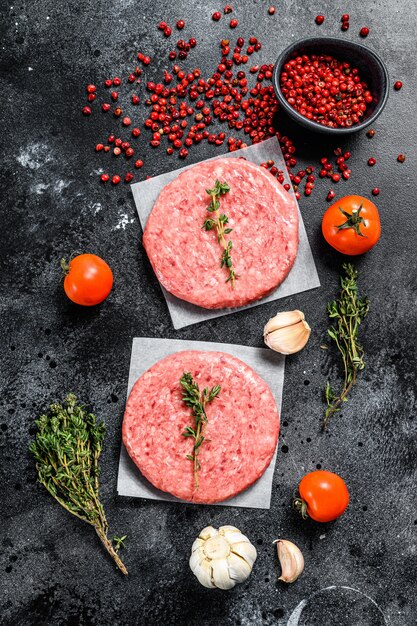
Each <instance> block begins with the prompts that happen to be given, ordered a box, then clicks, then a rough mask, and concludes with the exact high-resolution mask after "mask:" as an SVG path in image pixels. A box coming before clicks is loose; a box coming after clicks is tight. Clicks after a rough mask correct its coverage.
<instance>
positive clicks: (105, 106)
mask: <svg viewBox="0 0 417 626" xmlns="http://www.w3.org/2000/svg"><path fill="white" fill-rule="evenodd" d="M110 109H111V105H110V104H108V102H103V104H102V105H101V110H102V111H104V112H105V113H107V111H110Z"/></svg>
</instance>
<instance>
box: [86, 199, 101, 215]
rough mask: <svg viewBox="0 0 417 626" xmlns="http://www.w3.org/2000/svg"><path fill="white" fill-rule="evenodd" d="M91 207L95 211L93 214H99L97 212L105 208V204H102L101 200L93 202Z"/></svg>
mask: <svg viewBox="0 0 417 626" xmlns="http://www.w3.org/2000/svg"><path fill="white" fill-rule="evenodd" d="M89 208H90V209H91V211H92V212H93V215H97V213H99V212H100V211H101V209H102V208H103V205H101V204H100V202H93V203H92V204H90V206H89Z"/></svg>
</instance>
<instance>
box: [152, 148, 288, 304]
mask: <svg viewBox="0 0 417 626" xmlns="http://www.w3.org/2000/svg"><path fill="white" fill-rule="evenodd" d="M216 179H218V180H220V181H221V182H224V181H225V182H227V183H228V184H229V185H230V192H229V193H227V194H225V195H224V196H222V197H221V212H223V213H225V214H226V215H227V216H228V218H229V225H230V227H231V228H233V231H232V232H231V233H230V235H228V236H227V237H228V238H230V239H231V241H232V244H233V250H232V261H233V267H234V269H235V271H236V273H237V274H239V279H238V280H237V281H236V283H235V288H234V289H232V286H231V283H230V282H228V283H226V282H225V281H226V278H227V277H228V271H227V269H226V268H221V267H220V258H221V254H222V248H221V246H220V244H219V243H218V241H217V236H216V232H215V229H214V230H211V231H209V232H207V231H205V230H203V229H202V226H203V222H204V220H205V219H206V218H207V217H208V216H209V213H207V210H206V209H207V206H208V205H209V203H210V197H209V195H208V194H207V193H206V189H211V188H213V187H214V183H215V181H216ZM143 245H144V246H145V249H146V252H147V254H148V256H149V259H150V261H151V263H152V266H153V268H154V270H155V273H156V276H157V278H158V280H159V281H160V282H161V284H162V285H163V286H164V287H165V289H167V290H168V291H169V292H171V293H172V294H174V295H175V296H177V297H178V298H182V299H183V300H187V301H188V302H192V303H193V304H196V305H198V306H201V307H204V308H207V309H219V308H225V307H235V306H241V305H244V304H247V303H248V302H252V301H253V300H258V299H259V298H262V297H263V296H265V295H266V294H267V293H268V292H270V291H272V290H273V289H275V287H277V286H278V285H279V284H280V283H282V281H283V280H284V279H285V277H286V276H287V274H288V272H289V271H290V269H291V267H292V265H293V263H294V260H295V257H296V254H297V248H298V211H297V205H296V202H295V200H293V198H292V197H291V196H290V195H289V194H288V193H287V192H286V191H285V189H284V188H283V187H282V186H281V185H280V184H279V182H278V181H277V179H276V178H275V177H274V176H272V174H270V172H268V171H267V170H266V169H265V168H262V167H259V166H258V165H255V164H254V163H252V162H250V161H246V160H245V159H236V158H226V159H225V158H222V159H215V160H213V161H206V162H204V163H199V164H198V165H195V166H194V167H192V168H190V169H188V170H186V171H185V172H182V173H181V174H180V175H179V176H178V177H177V178H176V179H175V180H173V181H172V182H171V183H169V184H168V185H166V187H164V189H163V190H162V191H161V193H160V195H159V197H158V199H157V201H156V202H155V204H154V207H153V209H152V212H151V214H150V216H149V219H148V221H147V224H146V228H145V232H144V235H143Z"/></svg>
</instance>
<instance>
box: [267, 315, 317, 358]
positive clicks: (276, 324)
mask: <svg viewBox="0 0 417 626" xmlns="http://www.w3.org/2000/svg"><path fill="white" fill-rule="evenodd" d="M310 333H311V328H310V326H309V325H308V324H307V322H306V321H305V318H304V313H302V311H283V312H282V313H277V314H276V315H275V317H272V318H271V319H270V320H269V322H268V323H267V324H266V326H265V328H264V341H265V343H266V345H267V346H268V348H271V350H275V352H280V353H281V354H294V353H295V352H299V350H301V349H302V348H304V346H305V345H306V343H307V341H308V339H309V337H310Z"/></svg>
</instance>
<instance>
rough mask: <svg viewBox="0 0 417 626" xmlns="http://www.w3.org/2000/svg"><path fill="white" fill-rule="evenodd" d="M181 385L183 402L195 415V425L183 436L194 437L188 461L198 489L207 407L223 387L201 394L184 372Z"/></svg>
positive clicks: (217, 386) (189, 427)
mask: <svg viewBox="0 0 417 626" xmlns="http://www.w3.org/2000/svg"><path fill="white" fill-rule="evenodd" d="M180 384H181V387H182V400H183V402H184V403H185V404H186V405H187V406H188V407H189V408H190V409H192V412H193V415H194V425H193V426H186V428H185V430H184V432H183V436H184V437H193V439H194V446H193V453H192V454H187V459H189V460H190V461H192V462H193V467H194V480H195V488H196V489H198V487H199V481H198V472H199V470H200V469H201V466H200V463H199V460H198V455H199V452H200V446H201V444H202V443H203V441H204V434H203V433H204V424H205V423H206V422H207V415H206V405H207V404H208V403H209V402H211V401H212V400H214V398H217V397H218V396H219V393H220V390H221V387H220V385H215V386H214V387H212V388H211V389H210V391H209V389H208V387H205V388H204V389H203V391H202V392H200V388H199V386H198V383H196V382H195V380H194V379H193V377H192V375H191V374H190V372H184V374H183V375H182V376H181V378H180Z"/></svg>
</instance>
